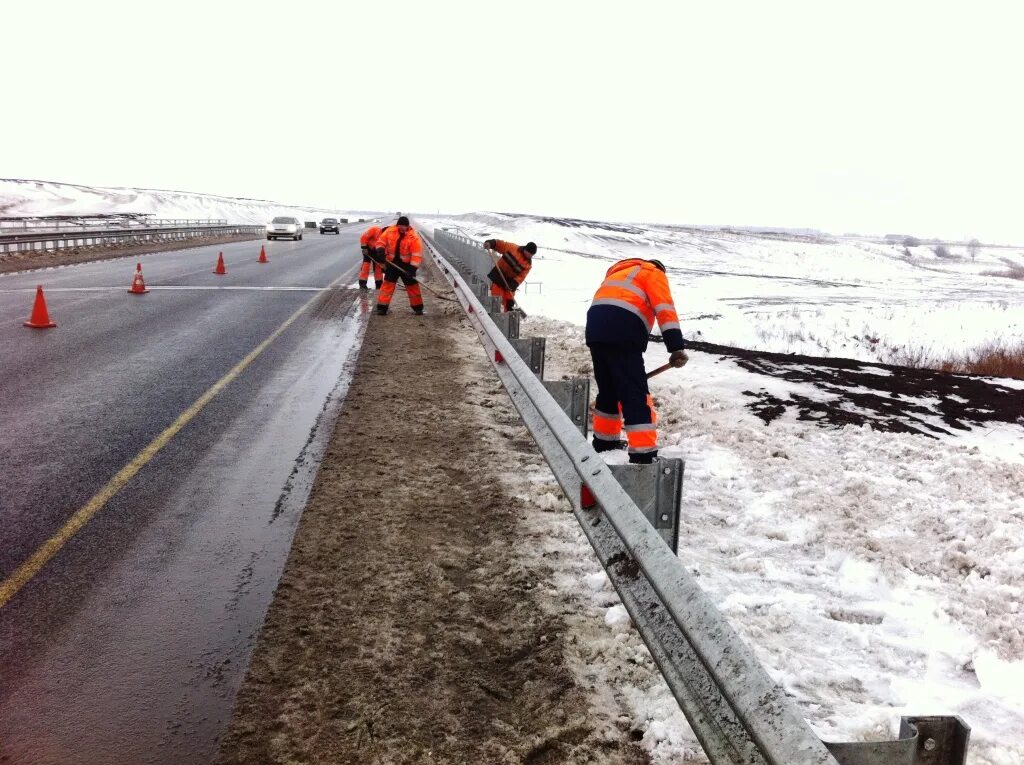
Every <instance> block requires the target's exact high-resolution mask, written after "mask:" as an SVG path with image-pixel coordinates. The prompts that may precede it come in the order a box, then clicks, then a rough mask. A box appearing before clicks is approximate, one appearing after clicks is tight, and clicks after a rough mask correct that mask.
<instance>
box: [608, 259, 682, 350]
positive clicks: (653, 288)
mask: <svg viewBox="0 0 1024 765" xmlns="http://www.w3.org/2000/svg"><path fill="white" fill-rule="evenodd" d="M590 305H591V307H593V306H597V305H613V306H616V307H618V308H623V309H625V310H627V311H629V312H630V313H633V314H635V315H637V316H639V317H640V318H641V319H643V321H644V324H646V325H647V331H648V332H650V331H651V330H652V329H653V328H654V320H655V319H657V320H658V325H659V326H660V327H661V331H662V333H664V332H666V331H667V330H671V329H676V330H678V329H679V316H678V315H677V314H676V307H675V304H674V303H673V302H672V293H671V291H670V290H669V287H668V277H666V276H665V273H664V272H663V271H662V270H661V269H660V268H658V267H657V266H655V265H654V264H653V263H650V262H648V261H646V260H641V259H640V258H631V259H630V260H620V261H619V262H618V263H616V264H615V265H614V266H612V267H611V268H609V269H608V272H607V273H606V274H605V278H604V282H602V284H601V286H600V287H599V288H598V290H597V292H596V293H595V294H594V302H592V303H591V304H590Z"/></svg>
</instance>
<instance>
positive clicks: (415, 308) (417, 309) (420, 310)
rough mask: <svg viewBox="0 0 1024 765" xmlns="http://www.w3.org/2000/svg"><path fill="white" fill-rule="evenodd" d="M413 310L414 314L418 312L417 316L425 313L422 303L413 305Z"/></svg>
mask: <svg viewBox="0 0 1024 765" xmlns="http://www.w3.org/2000/svg"><path fill="white" fill-rule="evenodd" d="M412 312H413V313H414V314H416V315H417V316H422V315H423V306H421V305H417V306H413V309H412Z"/></svg>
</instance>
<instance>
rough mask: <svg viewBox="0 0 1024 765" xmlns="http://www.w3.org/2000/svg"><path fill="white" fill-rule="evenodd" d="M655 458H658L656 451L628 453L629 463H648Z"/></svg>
mask: <svg viewBox="0 0 1024 765" xmlns="http://www.w3.org/2000/svg"><path fill="white" fill-rule="evenodd" d="M656 459H658V453H657V452H641V453H639V454H630V455H629V463H630V464H631V465H650V464H651V463H653V462H654V461H655V460H656Z"/></svg>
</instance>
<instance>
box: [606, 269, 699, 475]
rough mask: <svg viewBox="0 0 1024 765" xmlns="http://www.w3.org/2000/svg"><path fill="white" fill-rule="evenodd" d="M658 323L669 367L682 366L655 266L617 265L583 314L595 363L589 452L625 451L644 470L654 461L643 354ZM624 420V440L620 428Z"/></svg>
mask: <svg viewBox="0 0 1024 765" xmlns="http://www.w3.org/2000/svg"><path fill="white" fill-rule="evenodd" d="M655 319H657V320H658V325H659V326H660V327H661V336H662V338H664V340H665V347H666V348H667V349H668V350H669V352H670V353H671V356H669V361H670V362H671V363H672V364H673V365H674V366H680V367H681V366H682V365H683V364H685V363H686V354H685V353H684V352H683V333H682V331H681V330H680V329H679V317H678V316H677V315H676V309H675V305H674V304H673V303H672V294H671V292H670V291H669V286H668V278H667V277H666V276H665V266H664V265H662V263H661V262H660V261H657V260H641V259H640V258H632V259H630V260H621V261H619V262H618V263H616V264H615V265H614V266H612V267H611V268H609V269H608V272H607V273H606V274H605V279H604V282H603V283H602V284H601V286H600V288H599V289H598V290H597V293H596V294H595V295H594V300H593V302H592V303H591V304H590V310H589V311H587V333H586V337H587V345H588V346H589V347H590V355H591V358H592V359H593V361H594V378H595V379H596V380H597V402H596V404H595V408H594V441H593V443H594V450H595V451H598V452H603V451H608V450H610V449H621V448H623V447H624V446H627V445H628V447H629V461H630V462H634V463H642V464H648V463H651V462H653V461H654V458H655V457H657V456H658V430H657V427H656V425H655V423H656V422H657V417H656V416H655V413H654V402H653V401H652V399H651V394H650V391H649V390H648V388H647V372H646V370H645V369H644V355H643V354H644V351H645V350H647V338H648V335H650V332H651V329H653V327H654V320H655ZM623 420H625V426H626V439H627V442H628V443H623V441H622V440H621V439H622V426H623Z"/></svg>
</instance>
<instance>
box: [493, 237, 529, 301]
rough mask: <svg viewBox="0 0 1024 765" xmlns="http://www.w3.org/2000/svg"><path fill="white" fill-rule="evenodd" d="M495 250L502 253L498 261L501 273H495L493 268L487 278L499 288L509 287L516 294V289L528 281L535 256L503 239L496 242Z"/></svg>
mask: <svg viewBox="0 0 1024 765" xmlns="http://www.w3.org/2000/svg"><path fill="white" fill-rule="evenodd" d="M494 249H495V251H496V252H500V253H501V259H500V260H498V266H497V268H498V271H499V272H500V273H495V272H494V269H493V268H492V269H491V272H490V273H489V274H488V275H487V278H489V279H490V280H491V281H492V282H494V283H495V284H497V285H498V286H499V287H505V286H506V285H507V288H508V289H509V290H511V291H512V292H515V291H516V288H517V287H519V285H520V284H522V283H523V281H524V280H525V279H526V275H527V274H528V273H530V269H531V268H533V256H532V255H531V254H530V253H528V252H527V251H526V250H524V249H523V248H522V247H520V246H519V245H518V244H513V243H512V242H505V241H502V240H501V239H495V240H494Z"/></svg>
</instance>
